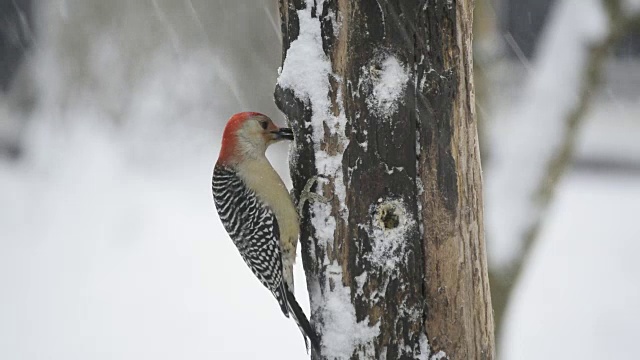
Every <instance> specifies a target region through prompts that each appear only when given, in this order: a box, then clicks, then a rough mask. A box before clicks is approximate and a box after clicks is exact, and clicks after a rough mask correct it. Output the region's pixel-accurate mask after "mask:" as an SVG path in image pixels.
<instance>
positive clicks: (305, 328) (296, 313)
mask: <svg viewBox="0 0 640 360" xmlns="http://www.w3.org/2000/svg"><path fill="white" fill-rule="evenodd" d="M282 284H283V288H284V292H285V294H286V296H287V305H288V306H289V312H290V313H291V315H293V319H294V320H295V321H296V324H297V325H298V328H299V329H300V332H302V337H303V338H304V344H305V346H306V347H307V352H309V341H311V346H313V348H314V349H315V350H316V351H317V352H320V338H319V337H318V334H316V332H315V330H313V328H312V327H311V324H309V320H307V316H306V315H305V314H304V312H303V311H302V308H300V304H298V301H297V300H296V297H295V296H294V295H293V293H292V292H291V291H289V288H288V286H287V285H286V283H285V282H284V281H283V282H282Z"/></svg>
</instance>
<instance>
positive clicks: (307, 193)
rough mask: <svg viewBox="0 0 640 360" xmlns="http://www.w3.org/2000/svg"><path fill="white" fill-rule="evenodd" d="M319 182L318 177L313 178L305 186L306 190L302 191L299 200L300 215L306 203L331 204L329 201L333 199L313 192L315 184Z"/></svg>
mask: <svg viewBox="0 0 640 360" xmlns="http://www.w3.org/2000/svg"><path fill="white" fill-rule="evenodd" d="M317 182H318V175H316V176H313V177H311V178H310V179H309V180H308V181H307V183H306V184H305V185H304V189H302V192H301V193H300V199H299V200H298V214H302V209H303V208H304V203H305V202H307V201H309V202H311V201H318V202H321V203H323V204H326V203H328V202H329V200H331V199H327V198H326V197H324V196H322V195H320V194H317V193H314V192H312V191H311V188H312V187H313V184H315V183H317Z"/></svg>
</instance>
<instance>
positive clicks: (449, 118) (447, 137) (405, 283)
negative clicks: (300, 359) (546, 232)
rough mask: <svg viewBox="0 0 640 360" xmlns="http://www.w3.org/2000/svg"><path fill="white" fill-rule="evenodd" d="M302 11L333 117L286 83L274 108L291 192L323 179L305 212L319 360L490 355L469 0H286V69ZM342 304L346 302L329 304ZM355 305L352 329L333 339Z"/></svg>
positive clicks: (490, 321) (306, 262) (303, 235)
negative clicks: (287, 155) (390, 76)
mask: <svg viewBox="0 0 640 360" xmlns="http://www.w3.org/2000/svg"><path fill="white" fill-rule="evenodd" d="M307 5H309V6H312V9H311V12H310V14H311V17H312V18H313V19H316V20H317V21H318V23H317V24H318V26H321V34H322V50H323V52H324V54H325V55H326V57H327V59H328V60H329V61H330V64H331V70H330V73H329V74H328V84H329V86H328V87H327V98H328V99H329V106H328V108H327V109H326V111H327V113H326V114H324V113H322V114H318V110H319V109H321V108H320V107H319V105H318V104H314V103H313V101H314V99H313V98H310V97H309V98H305V97H304V96H303V95H302V94H301V93H299V92H296V90H295V89H290V88H287V87H283V86H278V87H277V88H276V102H277V104H278V106H279V107H280V109H281V110H282V111H283V112H284V113H285V114H286V115H287V117H288V119H289V121H290V123H291V124H290V125H291V127H292V128H293V129H294V134H295V136H296V141H295V146H294V148H293V149H292V154H291V157H292V160H293V161H292V162H291V164H292V167H291V176H292V180H293V184H294V189H295V191H294V192H295V195H296V196H299V195H300V192H301V190H302V189H303V188H304V186H305V185H306V184H307V181H308V180H309V179H310V178H312V177H313V176H315V175H320V176H321V178H320V181H319V184H320V186H319V187H318V188H317V189H316V191H317V192H319V193H321V194H323V195H324V196H325V197H327V198H328V199H329V204H328V205H323V204H317V203H313V204H310V205H307V206H305V207H304V211H303V214H302V218H301V221H302V229H301V245H302V256H303V263H304V268H305V271H306V274H307V284H308V288H309V293H310V297H311V299H310V300H311V312H312V314H311V321H312V323H313V325H314V326H315V327H316V329H317V330H318V332H319V334H320V337H321V338H322V339H323V346H322V353H320V354H317V353H314V354H313V358H315V359H333V358H341V359H343V358H344V359H347V358H350V359H384V358H386V359H415V358H420V359H427V358H429V357H430V356H431V357H434V358H446V359H493V358H494V357H495V354H494V353H495V352H494V338H493V317H492V311H491V299H490V293H489V283H488V277H487V262H486V254H485V245H484V233H483V231H484V230H483V218H482V207H483V205H482V177H481V171H480V156H479V150H478V141H477V124H476V118H475V109H474V90H473V75H472V67H473V65H472V57H471V24H472V5H473V1H472V0H460V1H447V0H436V1H425V0H421V1H418V0H405V1H385V0H378V1H367V0H360V1H349V0H329V1H324V2H323V3H320V4H318V1H315V2H314V1H309V4H307V3H306V2H305V1H304V0H280V14H281V20H282V34H283V64H284V65H285V67H286V63H284V61H285V59H286V57H287V55H288V53H287V51H288V50H289V49H290V47H291V46H292V43H293V42H294V41H295V40H296V39H297V38H298V36H299V34H301V29H300V24H301V23H302V20H301V18H300V16H302V15H304V14H305V13H304V12H302V11H301V10H304V9H306V7H307ZM307 10H308V9H307ZM301 14H302V15H301ZM305 21H306V20H305ZM389 59H397V61H398V62H399V64H401V66H402V68H403V69H404V70H405V72H406V74H407V76H408V77H407V79H406V80H407V81H406V84H405V86H406V87H405V88H404V91H403V92H402V95H401V97H400V98H399V99H398V101H397V102H395V103H393V104H392V105H390V106H389V107H385V108H384V109H382V110H381V109H380V106H379V105H380V104H379V103H378V104H377V105H376V101H375V99H376V97H375V92H376V84H378V83H379V78H380V77H381V76H384V72H385V71H386V70H385V62H386V61H387V60H389ZM286 70H287V69H283V71H286ZM372 99H373V100H372ZM389 109H391V110H390V111H389ZM341 119H342V120H343V121H344V126H343V127H341V126H340V125H339V124H338V125H336V123H339V122H340V121H341ZM314 122H316V123H314ZM317 122H322V124H321V125H322V127H320V129H323V131H322V133H321V134H320V137H319V138H318V137H317V136H316V134H314V128H315V129H317V128H318V126H319V124H318V123H317ZM314 126H315V127H314ZM336 130H338V131H336ZM320 154H321V155H320ZM327 157H330V158H332V159H338V160H339V164H338V166H337V169H334V170H327V166H326V165H323V164H324V162H326V159H327ZM343 190H344V191H343ZM343 193H344V196H343V195H342V194H343ZM323 206H326V209H327V211H326V212H323V211H319V210H322V209H325V207H323ZM327 230H329V231H330V232H331V233H330V235H331V236H330V239H329V240H326V239H325V237H324V234H326V232H327ZM344 296H346V298H347V299H348V303H347V305H348V306H344V304H342V303H340V306H338V307H336V306H335V303H336V301H338V300H339V299H340V298H341V297H344ZM338 303H339V301H338ZM347 307H352V308H353V309H350V308H347ZM350 311H352V312H353V313H354V314H355V318H354V319H353V320H354V322H356V324H353V325H357V326H355V327H352V326H349V327H348V329H347V330H346V331H345V332H344V333H340V329H338V328H337V326H338V325H341V324H343V323H342V322H341V320H344V319H343V318H344V317H347V318H348V314H349V313H350ZM336 334H337V335H340V336H336ZM344 339H347V340H348V341H350V342H348V343H347V344H346V346H344V344H342V346H338V344H336V342H337V340H340V341H346V340H344ZM427 339H428V345H427Z"/></svg>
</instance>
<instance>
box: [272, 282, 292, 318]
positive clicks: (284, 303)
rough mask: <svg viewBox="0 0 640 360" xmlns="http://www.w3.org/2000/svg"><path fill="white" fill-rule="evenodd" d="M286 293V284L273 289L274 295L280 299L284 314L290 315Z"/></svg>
mask: <svg viewBox="0 0 640 360" xmlns="http://www.w3.org/2000/svg"><path fill="white" fill-rule="evenodd" d="M285 293H286V291H285V289H284V286H278V287H277V288H276V289H275V290H274V291H273V296H274V297H275V298H276V300H278V305H280V310H282V313H283V314H284V316H286V317H289V306H288V304H287V303H288V301H287V296H286V295H285Z"/></svg>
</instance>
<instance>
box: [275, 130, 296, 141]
mask: <svg viewBox="0 0 640 360" xmlns="http://www.w3.org/2000/svg"><path fill="white" fill-rule="evenodd" d="M272 133H273V134H275V135H276V138H277V139H278V140H280V139H286V140H293V130H291V129H290V128H280V129H278V131H272Z"/></svg>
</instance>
